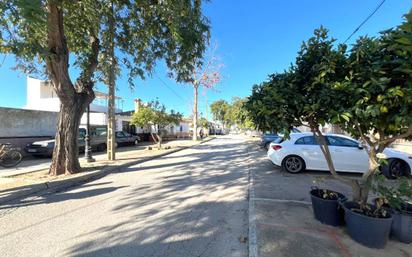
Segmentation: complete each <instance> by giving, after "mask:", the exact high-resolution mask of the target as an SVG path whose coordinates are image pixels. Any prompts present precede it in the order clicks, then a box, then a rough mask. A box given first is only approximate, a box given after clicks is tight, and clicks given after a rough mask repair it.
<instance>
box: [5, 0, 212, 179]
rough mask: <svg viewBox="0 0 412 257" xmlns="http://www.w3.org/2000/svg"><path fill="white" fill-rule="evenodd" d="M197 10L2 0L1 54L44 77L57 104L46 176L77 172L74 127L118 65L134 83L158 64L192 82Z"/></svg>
mask: <svg viewBox="0 0 412 257" xmlns="http://www.w3.org/2000/svg"><path fill="white" fill-rule="evenodd" d="M201 8H202V1H201V0H193V1H184V0H177V1H176V0H165V1H120V0H110V1H108V0H104V1H94V0H83V1H71V0H70V1H69V0H47V1H46V0H39V1H31V0H10V1H1V2H0V27H1V33H0V53H3V54H8V55H9V54H10V55H14V56H15V57H16V61H17V65H16V67H17V68H20V69H21V70H22V71H23V72H25V73H28V74H46V77H47V78H48V79H50V80H51V81H52V85H53V88H54V91H55V92H56V94H57V96H58V97H59V99H60V103H61V104H60V114H59V121H58V128H57V133H56V145H55V149H54V154H53V159H52V164H51V166H50V170H49V173H50V174H53V175H59V174H69V173H76V172H79V171H80V170H81V169H80V164H79V161H78V146H77V142H78V126H79V123H80V118H81V116H82V114H83V113H84V111H85V109H86V107H87V106H88V105H89V104H90V103H91V102H92V101H93V99H94V97H95V95H94V91H93V88H94V85H95V83H96V81H102V82H104V83H106V84H108V81H109V78H111V77H110V76H113V74H114V73H116V74H119V73H120V67H123V68H126V69H127V70H128V74H127V76H128V81H129V83H130V85H133V79H134V78H135V77H140V78H144V77H145V73H146V72H149V73H150V72H151V71H153V68H154V67H155V64H156V62H157V61H158V60H159V59H164V60H165V61H166V64H167V66H168V67H169V69H171V70H172V71H173V73H174V75H175V78H176V80H177V81H181V82H187V81H190V79H191V75H192V74H191V72H192V71H193V70H194V69H195V67H198V65H199V63H198V62H199V58H201V57H202V55H203V53H204V50H205V47H206V42H207V41H208V38H209V25H208V20H207V18H205V17H204V16H203V14H202V12H201ZM110 22H114V26H109V23H110ZM109 30H110V31H109ZM111 53H113V54H114V56H112V54H111ZM70 58H72V60H69V59H70ZM113 67H115V71H113ZM75 73H76V74H77V73H78V74H79V76H78V77H77V78H76V79H73V78H72V76H73V74H75Z"/></svg>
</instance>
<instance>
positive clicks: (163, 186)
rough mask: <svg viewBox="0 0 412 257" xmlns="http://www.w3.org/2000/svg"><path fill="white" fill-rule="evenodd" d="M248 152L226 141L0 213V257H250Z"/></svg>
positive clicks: (1, 209)
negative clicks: (244, 238) (248, 234)
mask: <svg viewBox="0 0 412 257" xmlns="http://www.w3.org/2000/svg"><path fill="white" fill-rule="evenodd" d="M250 146H251V144H250V143H246V142H245V141H244V140H243V139H242V138H241V137H236V136H226V137H223V138H218V139H215V140H212V141H210V142H207V143H205V144H202V145H198V146H196V147H193V148H190V149H187V150H183V151H180V152H177V153H175V154H171V155H169V156H166V157H163V158H161V159H157V160H153V161H150V162H146V163H143V164H139V165H136V166H131V167H128V168H124V169H123V170H121V172H118V173H114V174H110V175H108V176H106V177H104V178H102V179H99V180H96V181H93V182H90V183H88V184H84V185H82V186H80V187H77V188H73V189H72V190H66V191H63V192H58V193H52V194H51V193H50V194H44V195H43V196H36V197H30V198H26V199H22V200H20V201H16V202H13V203H10V204H9V205H5V206H0V256H41V257H46V256H99V257H103V256H153V257H155V256H179V257H186V256H187V257H192V256H199V257H200V256H213V257H219V256H222V257H223V256H224V257H230V256H236V257H237V256H247V243H246V242H245V241H244V240H242V238H243V237H246V236H247V233H248V230H247V205H248V202H247V183H248V169H249V163H250V162H251V161H252V157H251V156H250V155H249V153H248V151H249V148H250Z"/></svg>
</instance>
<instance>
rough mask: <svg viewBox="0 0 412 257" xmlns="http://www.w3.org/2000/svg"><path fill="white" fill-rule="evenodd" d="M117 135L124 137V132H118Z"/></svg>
mask: <svg viewBox="0 0 412 257" xmlns="http://www.w3.org/2000/svg"><path fill="white" fill-rule="evenodd" d="M116 137H124V135H123V132H116Z"/></svg>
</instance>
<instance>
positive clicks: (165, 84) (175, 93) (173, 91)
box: [155, 73, 187, 102]
mask: <svg viewBox="0 0 412 257" xmlns="http://www.w3.org/2000/svg"><path fill="white" fill-rule="evenodd" d="M155 76H156V77H157V78H158V79H159V80H160V82H162V84H163V85H164V86H165V87H167V88H168V89H169V90H170V91H172V93H173V94H174V95H175V96H177V97H179V98H180V99H182V100H183V101H185V102H187V99H184V98H183V97H182V96H181V95H179V94H178V93H177V92H176V91H175V90H174V89H173V88H172V87H170V86H169V85H168V84H167V83H166V82H164V80H163V79H161V78H160V77H159V76H158V75H157V74H156V73H155Z"/></svg>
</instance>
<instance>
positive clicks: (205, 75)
mask: <svg viewBox="0 0 412 257" xmlns="http://www.w3.org/2000/svg"><path fill="white" fill-rule="evenodd" d="M215 51H216V47H214V48H213V49H212V50H211V51H210V53H209V57H208V58H207V59H206V58H205V59H198V61H197V62H196V64H197V65H196V66H195V67H194V69H193V70H192V74H191V78H190V83H191V85H192V87H193V92H194V97H193V140H195V141H196V140H197V125H198V124H197V123H198V110H197V109H198V108H197V107H198V96H199V88H200V87H203V88H205V89H211V88H213V87H215V86H216V85H217V84H219V82H220V81H221V79H222V75H221V68H222V67H223V64H222V63H220V60H219V58H218V57H217V56H216V55H215Z"/></svg>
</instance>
